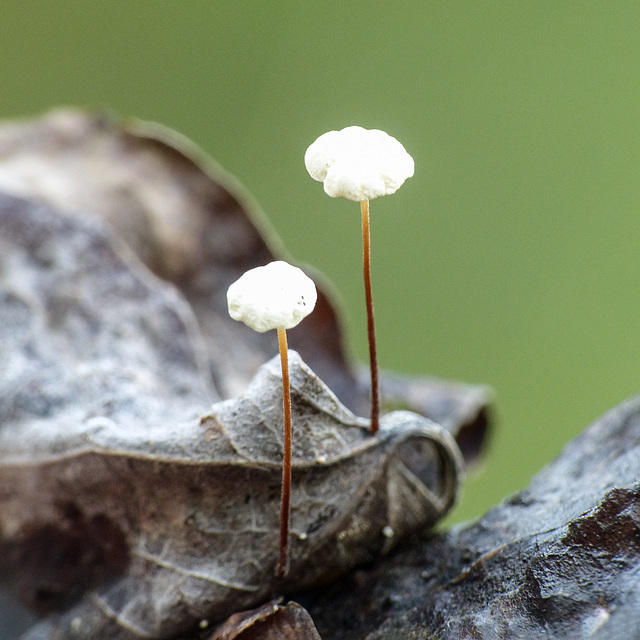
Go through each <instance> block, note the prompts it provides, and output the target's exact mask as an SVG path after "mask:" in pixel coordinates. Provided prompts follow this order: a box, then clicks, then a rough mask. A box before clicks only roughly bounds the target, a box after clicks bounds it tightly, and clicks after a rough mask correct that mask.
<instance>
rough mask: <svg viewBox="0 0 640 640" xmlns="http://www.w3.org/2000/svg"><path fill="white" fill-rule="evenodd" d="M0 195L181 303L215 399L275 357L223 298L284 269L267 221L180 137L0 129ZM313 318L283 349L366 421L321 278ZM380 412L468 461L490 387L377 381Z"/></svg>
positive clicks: (28, 124) (120, 130) (54, 120)
mask: <svg viewBox="0 0 640 640" xmlns="http://www.w3.org/2000/svg"><path fill="white" fill-rule="evenodd" d="M0 190H4V191H6V192H8V193H12V194H15V195H19V196H23V197H26V198H29V199H37V200H39V201H42V202H45V203H48V204H50V205H52V206H54V207H56V208H58V209H60V210H63V211H66V212H68V213H73V214H77V215H82V216H84V217H86V216H95V217H97V218H100V219H102V220H103V221H104V222H105V223H106V225H107V226H108V228H109V229H110V230H111V231H112V233H113V234H114V235H116V236H117V237H119V238H120V239H122V240H123V242H124V243H126V244H127V245H128V246H129V247H130V249H131V250H132V252H133V253H135V254H136V255H137V256H138V258H139V259H140V260H142V261H143V262H144V264H145V265H146V266H147V267H148V268H149V269H150V270H151V271H153V272H154V273H155V274H156V275H157V276H159V277H160V278H162V279H164V280H167V281H169V282H171V283H173V284H174V285H175V286H176V287H177V288H178V289H179V290H180V291H181V292H182V294H183V295H184V297H185V299H186V300H187V301H188V303H189V305H190V306H191V309H192V310H193V313H194V314H195V316H196V318H197V322H198V324H199V326H200V328H201V331H202V340H203V345H204V349H203V352H202V353H203V354H206V355H205V359H206V360H207V362H208V366H209V368H210V371H211V377H212V379H213V381H214V383H215V387H216V390H217V392H218V394H219V395H220V397H221V398H230V397H235V396H237V395H238V394H240V393H242V392H243V391H244V389H245V388H246V385H247V384H248V382H249V380H250V379H251V378H252V376H253V375H254V373H255V372H256V370H257V368H258V367H259V366H260V365H261V364H262V363H264V362H265V361H266V360H268V359H269V358H271V357H272V356H274V355H275V354H276V353H277V345H276V344H274V340H273V339H272V338H273V336H269V335H265V334H258V333H255V332H253V331H251V330H250V329H248V328H247V327H245V326H244V325H242V324H241V323H237V322H234V321H233V320H231V318H230V317H229V315H228V313H227V308H226V291H227V288H228V286H229V285H230V284H231V283H232V282H234V281H235V280H236V279H237V278H238V277H239V276H240V275H241V274H242V273H243V272H244V271H246V270H248V269H250V268H253V267H256V266H259V265H261V264H265V263H267V262H270V261H271V260H273V259H275V258H278V257H281V256H279V255H277V254H278V251H276V250H275V248H277V244H278V243H277V242H276V241H275V240H274V237H273V233H272V232H270V230H269V228H268V225H267V223H266V222H265V220H264V218H263V216H261V215H260V213H259V212H258V211H257V210H256V207H255V206H254V205H252V204H251V203H250V202H249V201H248V199H247V198H246V197H242V196H241V195H240V193H241V191H240V189H239V187H238V185H237V184H235V183H234V181H233V180H232V179H231V178H230V176H228V175H226V174H225V173H224V172H223V171H221V170H220V168H219V167H217V166H215V165H214V164H213V163H212V161H211V160H210V159H208V158H206V157H205V156H204V154H202V152H200V151H199V150H198V149H197V148H196V147H195V146H194V145H193V144H191V143H190V142H189V141H188V140H186V139H185V138H183V137H181V136H179V135H178V134H176V133H175V132H172V131H169V130H167V129H164V128H162V127H159V126H157V125H150V124H148V123H140V122H136V121H127V122H126V123H124V124H122V123H117V122H115V121H113V120H112V119H110V118H108V117H105V116H104V115H101V114H88V113H84V112H79V111H72V110H63V111H55V112H52V113H51V114H49V115H47V116H45V117H43V118H39V119H35V120H27V121H24V122H15V121H11V122H6V123H4V124H2V125H0ZM314 279H315V280H316V281H317V283H318V281H319V287H318V289H319V291H318V294H319V297H318V302H317V304H316V309H315V311H314V313H313V314H311V316H309V318H307V319H306V320H305V322H303V323H302V324H301V325H300V326H299V327H296V329H294V330H292V331H291V332H289V344H290V345H291V346H292V347H293V348H294V349H296V350H297V351H298V352H299V353H300V355H301V356H302V358H303V359H304V361H305V362H307V363H308V364H309V366H310V367H311V368H312V369H313V370H314V371H315V372H316V374H317V375H318V376H319V377H320V378H321V379H322V380H323V381H324V382H325V383H326V384H327V386H328V387H329V388H330V389H331V390H332V391H333V392H334V393H335V394H336V395H337V396H338V398H339V399H340V400H341V402H343V403H344V404H345V405H346V406H347V407H349V408H350V409H351V410H352V411H354V412H355V413H356V414H357V415H367V413H368V401H369V400H368V399H369V390H368V384H369V382H368V378H367V376H362V377H360V376H358V375H356V373H354V371H353V368H352V366H351V364H350V363H349V361H348V359H347V358H346V357H345V351H344V348H343V344H342V331H341V329H340V322H339V318H338V317H337V315H336V312H335V310H334V308H333V305H332V303H331V301H330V298H329V296H328V295H327V293H326V288H325V287H324V286H322V278H321V277H320V276H319V275H318V274H314ZM382 387H383V392H384V393H383V401H386V403H387V404H388V406H391V407H393V406H402V407H403V408H406V409H409V410H412V411H416V412H417V413H421V414H422V415H425V416H426V417H428V418H430V419H432V420H434V421H435V422H438V423H440V424H442V425H443V426H445V427H446V428H447V429H449V430H450V431H451V432H452V433H454V434H456V436H457V437H458V438H459V444H460V447H461V449H462V451H463V453H464V454H465V458H466V459H468V460H471V459H472V458H473V457H475V456H476V455H477V453H478V451H479V450H480V447H481V443H482V442H483V440H484V435H485V431H486V428H487V422H488V421H487V405H488V403H489V402H490V400H491V393H490V391H489V390H488V389H487V388H486V387H482V386H473V385H464V384H460V383H450V382H445V381H442V380H432V379H431V380H422V381H418V380H415V379H414V380H407V379H403V380H400V381H399V380H398V379H395V378H390V377H387V378H385V377H384V376H383V378H382Z"/></svg>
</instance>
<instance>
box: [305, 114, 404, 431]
mask: <svg viewBox="0 0 640 640" xmlns="http://www.w3.org/2000/svg"><path fill="white" fill-rule="evenodd" d="M304 163H305V166H306V168H307V171H308V172H309V175H310V176H311V177H312V178H313V179H314V180H318V181H319V182H322V183H323V184H324V190H325V192H326V193H327V194H328V195H330V196H331V197H332V198H337V197H343V198H347V199H349V200H355V201H356V202H360V211H361V217H362V253H363V271H364V290H365V299H366V305H367V334H368V336H369V362H370V368H371V433H376V432H377V431H378V423H379V420H380V388H379V383H378V356H377V353H376V330H375V325H374V318H373V294H372V292H371V240H370V233H369V200H371V199H372V198H377V197H378V196H386V195H389V194H392V193H395V192H396V191H397V190H398V189H399V188H400V187H401V186H402V184H403V183H404V181H405V180H406V179H407V178H410V177H411V176H412V175H413V170H414V163H413V158H412V157H411V156H410V155H409V154H408V153H407V152H406V150H405V148H404V147H403V146H402V144H401V143H400V142H398V141H397V140H396V139H395V138H393V137H392V136H390V135H389V134H388V133H385V132H384V131H380V130H379V129H363V128H362V127H357V126H353V127H346V128H345V129H342V130H341V131H328V132H327V133H323V134H322V135H321V136H320V137H319V138H318V139H317V140H316V141H315V142H314V143H313V144H311V145H310V146H309V148H308V149H307V151H306V153H305V155H304Z"/></svg>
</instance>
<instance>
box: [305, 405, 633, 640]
mask: <svg viewBox="0 0 640 640" xmlns="http://www.w3.org/2000/svg"><path fill="white" fill-rule="evenodd" d="M301 602H303V603H304V604H306V605H307V608H308V610H309V612H310V613H311V614H312V616H313V618H314V620H315V622H316V625H317V627H318V630H319V632H320V633H321V635H322V637H323V638H324V639H325V640H330V639H331V638H336V639H337V638H353V639H354V640H356V639H358V640H359V639H361V638H368V639H370V640H373V639H374V638H375V639H377V638H386V639H394V638H431V637H433V638H442V639H449V638H450V639H452V640H453V639H454V638H487V639H490V638H491V639H492V638H505V639H506V638H533V639H537V638H558V639H561V638H640V398H635V399H632V400H630V401H628V402H626V403H624V404H622V405H621V406H619V407H617V408H615V409H613V410H612V411H611V412H609V413H607V414H606V415H605V416H603V417H602V418H601V419H600V420H598V421H597V422H596V423H595V424H593V425H592V426H591V427H589V428H588V429H587V430H586V431H585V432H584V433H583V434H582V435H580V436H579V437H578V438H576V439H575V440H573V441H572V442H571V443H569V444H568V445H567V446H566V447H565V449H564V450H563V451H562V453H561V454H560V456H559V457H558V458H557V459H556V460H555V461H554V462H553V463H551V464H550V465H549V466H548V467H546V468H545V469H543V470H542V471H540V472H539V473H538V474H537V475H536V476H535V477H534V478H533V479H532V481H531V483H530V485H529V486H528V487H527V488H526V489H525V490H524V491H522V492H521V493H519V494H517V495H515V496H513V497H511V498H509V499H508V500H506V501H505V502H503V503H502V504H500V505H498V506H496V507H494V508H493V509H492V510H490V511H489V512H488V513H487V514H486V515H485V516H484V517H483V518H481V519H480V520H479V521H478V522H474V523H471V524H468V525H463V526H460V527H457V528H455V529H453V530H451V531H448V532H445V533H442V534H440V535H436V536H428V535H427V536H422V537H421V538H420V539H415V540H414V541H413V542H412V543H411V544H407V545H405V546H404V547H403V548H402V549H401V550H398V551H397V552H396V553H394V554H393V555H392V556H391V557H389V558H387V559H386V560H384V561H382V562H381V563H377V564H376V565H375V566H372V567H369V568H367V569H361V570H360V571H357V572H355V573H353V574H352V575H351V576H350V577H349V578H348V579H347V580H346V581H342V582H341V583H340V584H339V585H337V586H333V587H329V588H328V589H327V590H326V591H323V592H316V593H312V594H307V596H306V597H305V598H303V599H302V600H301Z"/></svg>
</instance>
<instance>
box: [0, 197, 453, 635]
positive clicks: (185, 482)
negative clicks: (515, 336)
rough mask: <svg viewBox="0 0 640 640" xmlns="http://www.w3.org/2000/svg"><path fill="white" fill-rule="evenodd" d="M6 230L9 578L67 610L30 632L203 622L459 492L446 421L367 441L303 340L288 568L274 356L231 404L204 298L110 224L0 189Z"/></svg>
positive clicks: (112, 630)
mask: <svg viewBox="0 0 640 640" xmlns="http://www.w3.org/2000/svg"><path fill="white" fill-rule="evenodd" d="M0 228H1V229H2V235H1V236H0V276H1V277H0V297H1V299H2V304H1V305H0V315H1V316H2V317H1V319H0V350H1V353H0V366H1V367H2V369H1V375H0V578H2V580H3V581H4V582H5V583H7V584H9V585H11V586H12V587H13V588H14V589H15V590H17V591H18V592H19V594H20V596H21V597H22V598H23V599H24V600H26V601H28V602H30V603H31V605H32V606H33V607H34V608H36V609H40V610H52V609H53V610H59V611H60V613H59V614H58V615H56V616H54V617H51V618H48V619H47V620H46V621H45V622H43V623H42V624H41V625H39V626H38V627H36V628H34V629H33V630H32V631H31V632H30V634H28V635H26V636H25V637H31V638H54V637H55V638H76V639H81V638H87V639H88V638H169V637H171V636H172V635H175V634H177V633H183V632H186V631H189V630H195V629H197V628H198V624H199V622H200V621H201V620H202V619H207V620H210V621H216V620H221V619H223V618H224V617H226V616H228V615H230V614H232V613H234V612H235V611H237V610H239V609H243V608H248V607H251V606H255V605H257V604H260V603H261V602H264V601H265V600H267V599H268V598H269V597H271V596H272V595H273V594H281V593H288V592H291V591H293V590H297V589H300V588H301V587H304V586H308V585H311V584H314V583H316V582H318V581H320V580H325V579H327V578H329V577H331V576H334V575H337V574H339V573H341V572H344V571H345V570H347V569H349V568H351V567H352V566H354V565H355V564H357V563H360V562H363V561H366V560H369V559H371V558H373V557H375V555H377V554H379V553H384V552H385V551H386V550H388V549H389V548H391V546H393V544H394V543H395V542H396V541H397V540H399V539H401V538H402V537H403V536H405V535H406V534H407V533H409V532H411V531H416V530H418V529H422V528H423V527H425V526H428V525H430V524H432V523H433V522H435V521H436V520H437V519H438V518H439V517H441V516H442V515H443V514H444V513H445V512H446V511H447V510H448V508H449V507H450V506H451V504H452V503H453V501H454V499H455V495H456V491H457V487H458V480H459V474H460V468H461V459H460V457H459V453H458V450H457V447H456V445H455V442H454V440H453V438H452V436H451V435H450V434H449V432H448V431H447V430H445V429H444V428H442V427H440V426H438V425H436V424H434V423H433V422H431V421H429V420H428V419H426V418H424V417H421V416H419V415H416V414H413V413H409V412H406V411H398V412H393V413H390V414H388V415H386V416H384V419H383V421H382V424H381V430H380V432H379V436H378V437H376V438H372V437H370V436H369V435H368V433H367V430H366V429H365V428H363V424H362V420H361V419H358V418H356V417H355V415H354V414H352V413H351V412H350V411H349V410H348V409H346V408H345V407H344V406H343V405H342V404H341V403H340V402H339V401H338V399H337V398H336V396H335V395H334V394H333V393H332V392H331V391H330V390H329V389H328V388H327V387H326V386H325V385H324V384H323V383H322V382H321V381H320V380H319V379H318V378H317V377H316V375H315V374H314V373H313V372H312V371H311V370H310V369H309V368H308V367H307V366H306V365H305V364H304V362H303V361H302V359H301V358H300V357H299V356H298V355H297V353H296V352H294V351H292V352H291V354H290V361H291V387H292V401H293V418H294V432H295V438H294V451H293V495H292V517H291V525H292V527H291V528H292V532H293V540H292V545H291V573H290V575H289V576H288V578H287V580H285V581H276V580H275V579H274V578H273V573H274V565H275V561H276V555H277V554H276V550H277V546H278V528H279V527H278V522H279V499H280V495H279V494H280V478H281V458H282V442H281V438H282V435H281V432H282V390H281V386H282V385H281V379H280V368H279V363H278V361H277V359H274V360H272V361H270V362H268V363H267V364H266V365H264V366H263V367H261V368H260V369H259V371H258V373H257V375H256V376H255V378H254V379H253V381H252V382H251V384H250V385H249V387H248V388H247V389H246V391H245V392H244V393H243V394H242V395H241V396H240V397H238V398H234V399H229V400H224V401H218V395H217V393H216V390H215V387H214V386H213V385H212V384H211V383H210V378H209V376H208V373H209V368H208V367H207V366H205V365H204V364H203V362H202V358H201V357H199V356H200V353H201V348H199V346H200V345H201V344H202V338H201V334H200V332H199V329H198V325H197V322H196V321H195V319H194V317H193V315H192V313H191V311H190V307H189V305H188V304H187V303H186V302H185V300H184V298H183V297H182V296H181V294H180V293H179V292H178V291H177V290H176V289H175V288H174V287H173V286H171V285H169V284H167V283H164V282H162V281H160V280H159V279H157V278H155V277H154V276H152V275H151V274H150V273H149V272H148V271H147V270H146V268H144V267H143V266H142V265H141V264H140V263H139V262H138V261H137V259H136V258H135V257H133V256H131V255H130V254H129V252H128V251H127V250H124V249H122V250H121V251H118V250H117V249H116V248H115V247H117V246H118V243H117V241H114V239H113V238H111V237H109V235H108V233H107V232H106V231H105V229H104V228H103V226H102V225H101V224H99V223H97V222H95V221H90V220H85V219H82V218H80V217H69V216H66V215H63V214H61V213H59V212H57V211H55V210H54V209H52V208H50V207H48V206H46V205H43V204H36V203H33V202H29V201H26V200H23V199H20V198H14V197H9V196H0ZM212 402H213V404H211V403H212Z"/></svg>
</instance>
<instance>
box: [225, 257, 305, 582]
mask: <svg viewBox="0 0 640 640" xmlns="http://www.w3.org/2000/svg"><path fill="white" fill-rule="evenodd" d="M316 299H317V292H316V286H315V284H314V283H313V280H311V278H309V277H308V276H307V275H306V274H305V273H304V272H303V271H302V270H301V269H298V268H297V267H294V266H292V265H290V264H288V263H287V262H284V261H282V260H278V261H276V262H270V263H269V264H267V265H265V266H264V267H256V268H255V269H250V270H249V271H246V272H245V273H244V274H243V275H242V276H240V278H238V280H236V281H235V282H234V283H233V284H232V285H231V286H230V287H229V290H228V291H227V303H228V306H229V315H230V316H231V317H232V318H233V319H234V320H240V321H241V322H244V323H245V324H246V325H247V326H249V327H250V328H251V329H253V330H254V331H259V332H260V333H264V332H265V331H269V330H271V329H276V330H277V332H278V346H279V348H280V363H281V366H282V393H283V406H284V455H283V462H282V500H281V504H280V547H279V553H278V564H277V565H276V576H278V577H283V576H285V575H286V574H287V572H288V570H289V512H290V503H291V435H292V427H291V391H290V386H289V357H288V350H287V331H286V330H287V329H292V328H293V327H295V326H296V325H297V324H298V323H299V322H300V321H301V320H302V319H303V318H306V316H308V315H309V314H310V313H311V312H312V311H313V308H314V307H315V304H316Z"/></svg>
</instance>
